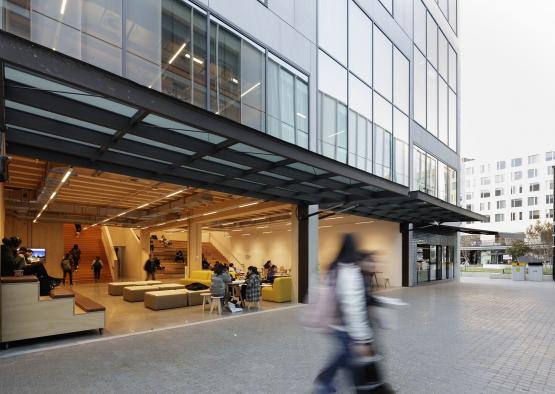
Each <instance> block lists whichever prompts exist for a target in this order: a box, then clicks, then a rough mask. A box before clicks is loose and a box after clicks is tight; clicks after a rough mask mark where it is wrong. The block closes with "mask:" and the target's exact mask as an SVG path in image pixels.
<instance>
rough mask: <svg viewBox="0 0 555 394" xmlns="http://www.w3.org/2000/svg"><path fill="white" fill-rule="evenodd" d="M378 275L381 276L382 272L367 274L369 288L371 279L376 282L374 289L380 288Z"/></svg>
mask: <svg viewBox="0 0 555 394" xmlns="http://www.w3.org/2000/svg"><path fill="white" fill-rule="evenodd" d="M378 274H380V275H381V274H383V272H381V271H370V272H369V273H368V276H369V277H370V287H373V286H372V278H373V279H374V282H376V287H380V283H379V282H378Z"/></svg>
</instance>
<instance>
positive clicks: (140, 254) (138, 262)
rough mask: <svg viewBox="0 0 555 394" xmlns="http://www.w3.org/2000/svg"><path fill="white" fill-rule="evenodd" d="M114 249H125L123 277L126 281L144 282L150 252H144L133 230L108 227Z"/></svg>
mask: <svg viewBox="0 0 555 394" xmlns="http://www.w3.org/2000/svg"><path fill="white" fill-rule="evenodd" d="M107 228H108V231H109V232H110V237H111V238H112V243H113V245H114V247H116V246H119V247H124V254H123V258H124V261H123V266H122V275H121V278H120V279H124V280H143V279H144V277H145V273H144V271H143V266H144V263H145V261H146V260H147V258H148V251H144V250H143V248H142V247H141V242H140V240H139V239H138V238H137V236H136V234H135V232H134V231H133V229H130V228H123V227H112V226H108V227H107Z"/></svg>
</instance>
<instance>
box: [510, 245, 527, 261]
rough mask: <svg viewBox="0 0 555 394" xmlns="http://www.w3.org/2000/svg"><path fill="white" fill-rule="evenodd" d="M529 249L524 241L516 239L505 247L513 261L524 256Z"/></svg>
mask: <svg viewBox="0 0 555 394" xmlns="http://www.w3.org/2000/svg"><path fill="white" fill-rule="evenodd" d="M530 250H531V249H530V247H529V246H528V244H526V242H524V241H521V240H518V241H515V242H513V244H512V245H511V246H510V247H509V248H508V249H507V253H508V254H510V255H511V256H512V257H513V261H517V260H518V258H519V257H522V256H525V255H526V254H527V253H529V252H530Z"/></svg>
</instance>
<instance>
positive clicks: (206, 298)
mask: <svg viewBox="0 0 555 394" xmlns="http://www.w3.org/2000/svg"><path fill="white" fill-rule="evenodd" d="M200 295H201V296H202V310H203V311H204V310H205V309H206V308H205V307H204V306H205V305H209V306H210V296H212V294H210V293H200Z"/></svg>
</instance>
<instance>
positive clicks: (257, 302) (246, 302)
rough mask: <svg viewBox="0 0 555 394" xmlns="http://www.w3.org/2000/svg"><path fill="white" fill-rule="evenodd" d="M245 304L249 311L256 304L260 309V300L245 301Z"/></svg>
mask: <svg viewBox="0 0 555 394" xmlns="http://www.w3.org/2000/svg"><path fill="white" fill-rule="evenodd" d="M243 302H244V303H245V306H246V307H247V311H250V310H251V308H252V307H253V306H254V305H256V309H260V300H258V301H243Z"/></svg>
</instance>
